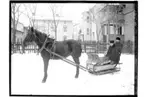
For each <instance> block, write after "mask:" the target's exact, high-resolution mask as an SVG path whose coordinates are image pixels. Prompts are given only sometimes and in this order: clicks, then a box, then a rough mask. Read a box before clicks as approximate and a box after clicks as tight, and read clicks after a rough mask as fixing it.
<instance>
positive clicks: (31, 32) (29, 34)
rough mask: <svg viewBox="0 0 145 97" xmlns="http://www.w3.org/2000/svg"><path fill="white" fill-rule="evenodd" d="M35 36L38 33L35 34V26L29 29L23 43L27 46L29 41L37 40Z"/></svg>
mask: <svg viewBox="0 0 145 97" xmlns="http://www.w3.org/2000/svg"><path fill="white" fill-rule="evenodd" d="M35 38H36V34H35V30H34V28H33V27H29V29H28V30H27V33H26V36H25V38H24V40H23V45H24V46H27V44H28V43H31V42H33V41H35Z"/></svg>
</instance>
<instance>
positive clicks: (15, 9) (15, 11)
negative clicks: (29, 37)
mask: <svg viewBox="0 0 145 97" xmlns="http://www.w3.org/2000/svg"><path fill="white" fill-rule="evenodd" d="M20 6H21V4H16V3H12V4H11V26H12V28H13V29H12V32H13V34H12V35H13V38H12V39H13V40H12V42H13V43H15V42H16V29H17V25H18V22H19V17H20V15H21V13H20V10H19V8H20Z"/></svg>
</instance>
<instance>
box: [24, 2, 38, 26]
mask: <svg viewBox="0 0 145 97" xmlns="http://www.w3.org/2000/svg"><path fill="white" fill-rule="evenodd" d="M23 5H24V7H25V11H26V12H22V13H23V14H24V15H26V16H27V17H28V19H29V23H30V26H32V27H35V24H34V23H35V16H36V10H37V4H27V5H26V4H23Z"/></svg>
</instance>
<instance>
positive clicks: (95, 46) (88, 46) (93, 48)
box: [11, 41, 134, 54]
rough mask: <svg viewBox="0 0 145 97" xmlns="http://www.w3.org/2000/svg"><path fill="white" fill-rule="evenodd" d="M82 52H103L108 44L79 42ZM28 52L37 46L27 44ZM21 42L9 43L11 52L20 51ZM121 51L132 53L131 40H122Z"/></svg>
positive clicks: (32, 51)
mask: <svg viewBox="0 0 145 97" xmlns="http://www.w3.org/2000/svg"><path fill="white" fill-rule="evenodd" d="M81 44H82V52H83V53H104V52H106V51H107V47H108V44H106V43H81ZM24 51H25V52H28V53H37V51H38V46H37V45H36V44H34V43H31V44H29V45H28V46H27V47H25V49H24ZM22 52H23V50H22V42H17V43H15V44H11V53H12V54H13V53H22ZM122 53H129V54H133V53H134V44H133V42H130V41H127V42H124V45H123V50H122Z"/></svg>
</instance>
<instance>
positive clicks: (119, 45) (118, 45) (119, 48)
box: [115, 37, 123, 64]
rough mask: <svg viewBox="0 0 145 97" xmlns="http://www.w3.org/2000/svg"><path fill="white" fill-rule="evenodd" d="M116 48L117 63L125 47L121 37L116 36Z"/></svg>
mask: <svg viewBox="0 0 145 97" xmlns="http://www.w3.org/2000/svg"><path fill="white" fill-rule="evenodd" d="M115 48H116V61H115V62H116V64H118V63H119V61H120V55H121V52H122V48H123V44H122V43H121V39H120V37H116V42H115Z"/></svg>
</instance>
